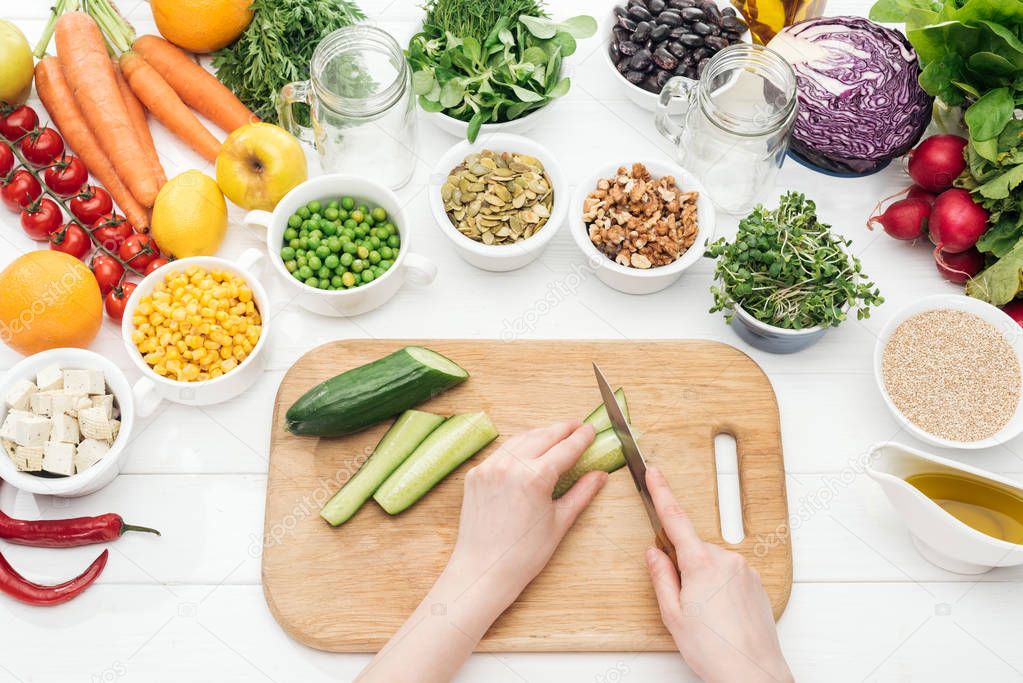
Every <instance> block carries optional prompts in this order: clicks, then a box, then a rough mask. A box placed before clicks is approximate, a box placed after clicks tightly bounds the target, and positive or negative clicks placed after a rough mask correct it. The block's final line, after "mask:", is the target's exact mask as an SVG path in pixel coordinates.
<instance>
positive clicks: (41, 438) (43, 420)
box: [14, 414, 52, 446]
mask: <svg viewBox="0 0 1023 683" xmlns="http://www.w3.org/2000/svg"><path fill="white" fill-rule="evenodd" d="M51 428H52V423H51V422H50V418H48V417H41V416H39V415H25V414H19V415H15V416H14V441H15V442H17V444H18V445H19V446H42V445H43V444H45V443H46V442H47V441H48V440H49V438H50V430H51Z"/></svg>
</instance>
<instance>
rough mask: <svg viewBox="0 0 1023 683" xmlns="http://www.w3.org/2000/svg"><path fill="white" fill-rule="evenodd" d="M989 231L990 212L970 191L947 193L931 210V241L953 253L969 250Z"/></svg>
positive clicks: (935, 201)
mask: <svg viewBox="0 0 1023 683" xmlns="http://www.w3.org/2000/svg"><path fill="white" fill-rule="evenodd" d="M985 230H987V211H986V210H985V209H984V207H982V206H981V205H980V204H977V203H976V202H974V201H973V197H971V196H970V193H969V192H967V191H966V190H962V189H960V188H952V189H951V190H945V191H944V192H942V193H941V194H939V195H938V198H937V199H935V200H934V206H933V207H931V220H930V232H931V241H932V242H934V243H935V244H936V245H938V248H939V249H944V250H945V251H947V252H949V253H951V254H958V253H959V252H961V251H966V250H967V249H969V248H970V247H972V246H973V245H974V244H976V243H977V240H979V239H980V236H981V235H983V234H984V231H985Z"/></svg>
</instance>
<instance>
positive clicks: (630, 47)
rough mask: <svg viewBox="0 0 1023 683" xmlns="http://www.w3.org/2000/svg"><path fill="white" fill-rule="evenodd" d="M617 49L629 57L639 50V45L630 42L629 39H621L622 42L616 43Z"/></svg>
mask: <svg viewBox="0 0 1023 683" xmlns="http://www.w3.org/2000/svg"><path fill="white" fill-rule="evenodd" d="M618 51H619V52H621V53H622V54H623V55H625V56H626V57H631V56H632V55H634V54H636V53H637V52H639V45H637V44H636V43H634V42H632V41H631V40H623V41H622V42H620V43H618Z"/></svg>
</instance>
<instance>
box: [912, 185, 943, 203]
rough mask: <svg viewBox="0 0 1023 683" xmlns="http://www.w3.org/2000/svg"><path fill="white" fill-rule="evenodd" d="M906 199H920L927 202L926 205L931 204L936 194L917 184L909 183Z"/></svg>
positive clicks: (936, 196)
mask: <svg viewBox="0 0 1023 683" xmlns="http://www.w3.org/2000/svg"><path fill="white" fill-rule="evenodd" d="M906 198H907V199H922V200H924V201H925V202H927V204H928V205H933V204H934V200H935V199H937V198H938V195H936V194H934V193H933V192H928V191H927V190H925V189H924V188H922V187H920V186H919V185H911V186H910V188H909V192H907V193H906Z"/></svg>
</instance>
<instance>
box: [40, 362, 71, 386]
mask: <svg viewBox="0 0 1023 683" xmlns="http://www.w3.org/2000/svg"><path fill="white" fill-rule="evenodd" d="M36 386H37V387H38V388H39V391H58V390H60V389H63V388H64V371H63V370H61V369H60V366H59V365H48V366H46V367H45V368H43V369H42V370H40V371H39V373H38V374H36Z"/></svg>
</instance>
